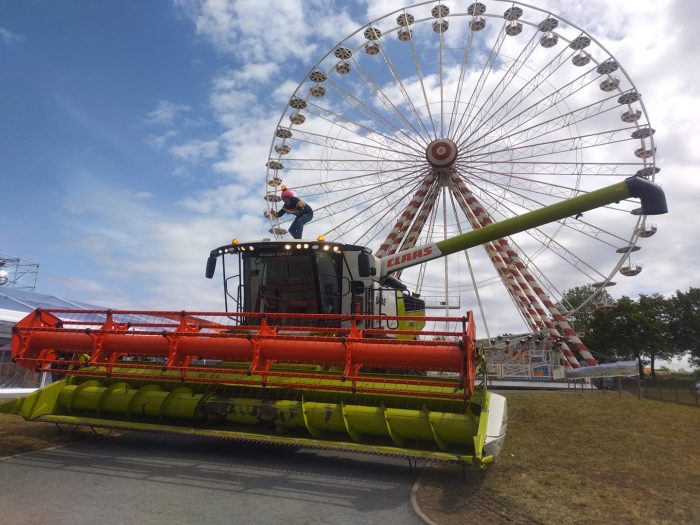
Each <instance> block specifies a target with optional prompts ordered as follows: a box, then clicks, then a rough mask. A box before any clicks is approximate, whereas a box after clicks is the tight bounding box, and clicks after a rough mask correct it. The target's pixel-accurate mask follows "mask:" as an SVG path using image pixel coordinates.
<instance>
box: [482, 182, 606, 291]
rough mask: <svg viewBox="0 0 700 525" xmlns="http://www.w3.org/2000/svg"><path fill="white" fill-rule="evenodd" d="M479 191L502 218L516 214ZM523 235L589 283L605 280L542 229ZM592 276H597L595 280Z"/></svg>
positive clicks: (495, 199) (531, 230)
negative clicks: (552, 254)
mask: <svg viewBox="0 0 700 525" xmlns="http://www.w3.org/2000/svg"><path fill="white" fill-rule="evenodd" d="M479 191H480V194H481V195H482V196H487V197H488V198H489V199H490V200H491V202H495V203H497V206H492V207H490V208H491V209H493V210H494V211H498V213H499V215H502V216H504V217H509V216H510V217H512V216H513V215H516V214H517V213H516V212H515V210H513V209H511V208H510V207H509V206H507V205H505V204H504V199H503V198H502V197H501V196H499V195H496V194H494V193H493V192H491V191H488V190H486V189H485V188H484V187H481V186H479ZM559 224H561V222H559ZM524 233H525V234H526V235H528V236H530V237H532V238H533V239H534V240H536V241H537V242H538V243H539V244H540V245H541V246H542V247H543V248H546V249H548V250H550V251H551V252H552V253H554V254H556V255H558V256H559V257H560V258H561V259H562V260H564V261H566V262H567V263H568V264H569V265H570V266H572V267H573V268H575V269H577V270H578V271H579V272H581V273H583V274H584V275H586V276H587V277H588V278H589V279H590V280H591V281H595V280H600V279H605V275H603V274H602V273H601V272H599V271H598V270H597V269H596V268H594V267H593V266H591V265H590V264H588V263H587V262H586V261H585V260H584V259H583V258H581V257H579V256H578V255H576V254H575V253H574V252H572V251H571V250H569V249H568V248H566V247H565V246H563V245H562V244H561V243H560V242H559V241H557V240H556V239H555V238H554V236H552V235H550V234H549V233H547V232H545V231H543V229H542V228H532V229H529V230H526V231H525V232H524ZM589 272H590V273H589ZM592 274H595V275H597V279H596V278H595V277H594V276H593V275H592Z"/></svg>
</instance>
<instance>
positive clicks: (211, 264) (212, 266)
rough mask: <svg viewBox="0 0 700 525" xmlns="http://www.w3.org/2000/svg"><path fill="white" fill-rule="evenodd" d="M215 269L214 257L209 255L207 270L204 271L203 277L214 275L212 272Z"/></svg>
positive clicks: (208, 277)
mask: <svg viewBox="0 0 700 525" xmlns="http://www.w3.org/2000/svg"><path fill="white" fill-rule="evenodd" d="M215 271H216V257H212V256H211V255H210V256H209V258H208V259H207V270H206V272H205V273H204V275H205V277H206V278H207V279H211V278H212V277H214V272H215Z"/></svg>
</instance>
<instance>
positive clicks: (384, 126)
mask: <svg viewBox="0 0 700 525" xmlns="http://www.w3.org/2000/svg"><path fill="white" fill-rule="evenodd" d="M329 82H330V83H331V84H332V85H333V86H334V88H335V89H336V90H337V91H338V92H340V93H341V94H342V95H343V100H345V101H346V102H347V103H348V104H349V105H350V106H351V107H352V108H353V109H354V110H355V111H357V112H359V113H361V114H362V115H364V116H365V118H366V119H367V120H369V121H371V122H374V123H375V124H376V126H374V127H372V129H373V130H374V131H376V130H377V129H381V130H384V133H383V135H385V136H392V137H394V138H395V139H396V140H397V141H398V142H400V143H401V144H403V145H404V146H406V147H411V146H409V145H413V144H415V139H414V138H413V137H412V136H411V135H410V134H409V133H408V132H407V131H405V130H404V129H402V128H401V127H399V126H397V125H396V124H395V123H394V122H392V121H390V120H389V119H387V118H386V117H385V116H384V115H382V114H381V113H379V112H378V111H377V110H376V109H374V108H373V107H371V106H369V105H368V104H367V103H366V102H365V101H363V100H362V99H361V98H359V97H357V96H356V95H355V94H354V93H353V92H352V91H350V90H349V89H345V88H343V87H342V86H340V85H338V84H337V83H336V82H335V81H334V80H332V79H329ZM309 106H313V107H315V108H319V109H321V108H322V106H320V105H319V104H311V103H309ZM322 109H324V110H326V111H329V110H328V109H327V108H322ZM340 115H341V116H343V117H345V119H346V120H348V121H351V122H352V123H353V124H358V119H352V120H351V119H349V118H348V117H347V116H346V114H345V113H342V114H340ZM362 120H365V119H362ZM365 127H366V125H365ZM398 137H401V140H399V139H398Z"/></svg>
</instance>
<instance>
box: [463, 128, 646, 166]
mask: <svg viewBox="0 0 700 525" xmlns="http://www.w3.org/2000/svg"><path fill="white" fill-rule="evenodd" d="M633 129H635V128H632V127H628V128H618V129H611V130H605V131H600V132H598V133H589V134H586V135H580V136H577V137H566V138H562V139H557V140H550V141H545V142H539V143H535V144H526V145H522V146H516V147H513V148H508V147H501V148H500V149H495V150H490V151H483V152H478V153H474V154H471V155H470V156H469V157H468V158H467V159H465V160H469V161H471V160H472V159H477V160H486V159H488V160H489V161H490V162H493V161H499V160H522V159H530V158H537V157H543V156H549V155H554V154H557V153H566V152H572V151H579V150H582V149H590V148H596V147H600V146H606V145H608V144H616V143H619V142H628V141H629V135H630V133H631V131H632V130H633Z"/></svg>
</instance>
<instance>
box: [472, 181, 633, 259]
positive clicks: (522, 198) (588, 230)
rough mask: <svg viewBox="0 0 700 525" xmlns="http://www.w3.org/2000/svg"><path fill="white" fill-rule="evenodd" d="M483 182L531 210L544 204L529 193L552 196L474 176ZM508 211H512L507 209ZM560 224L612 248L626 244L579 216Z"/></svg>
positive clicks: (580, 192)
mask: <svg viewBox="0 0 700 525" xmlns="http://www.w3.org/2000/svg"><path fill="white" fill-rule="evenodd" d="M476 178H478V179H480V180H482V181H483V182H485V183H487V184H492V185H495V186H496V187H498V188H499V189H501V190H503V192H504V194H509V195H510V196H511V198H510V199H509V202H515V203H517V204H518V205H519V206H520V207H522V208H524V209H526V210H529V211H533V210H537V209H540V208H542V207H544V206H545V205H546V204H545V203H544V202H542V201H538V200H535V199H534V198H533V197H531V196H530V195H529V194H535V195H542V196H548V197H551V196H553V194H552V193H549V192H543V191H537V190H528V191H529V194H525V193H522V192H518V191H515V189H514V188H513V186H507V185H504V184H502V183H500V182H495V181H493V180H489V179H487V178H482V177H476ZM472 180H473V179H472ZM574 191H575V192H576V193H578V194H584V193H587V192H585V191H581V190H574ZM557 198H558V199H559V200H564V199H565V198H566V196H562V195H559V196H557ZM607 208H608V209H612V210H615V211H622V212H626V211H625V210H621V209H619V208H612V207H607ZM509 211H514V209H513V210H509ZM560 222H561V224H562V225H563V226H564V227H565V228H569V229H571V230H574V231H577V232H579V233H581V234H583V235H585V236H587V237H590V238H591V239H595V240H597V241H599V242H601V243H603V244H607V245H608V246H611V247H613V248H617V247H618V246H619V243H623V244H626V243H627V242H628V239H626V238H624V237H622V236H620V235H617V234H615V233H613V232H611V231H608V230H606V229H605V228H603V227H601V226H597V225H594V224H591V223H590V222H587V221H584V220H582V219H581V218H579V219H577V220H575V221H566V220H565V221H560ZM603 236H606V237H609V238H610V239H611V240H606V239H605V238H603ZM613 241H618V244H617V245H616V244H615V243H614V242H613Z"/></svg>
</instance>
